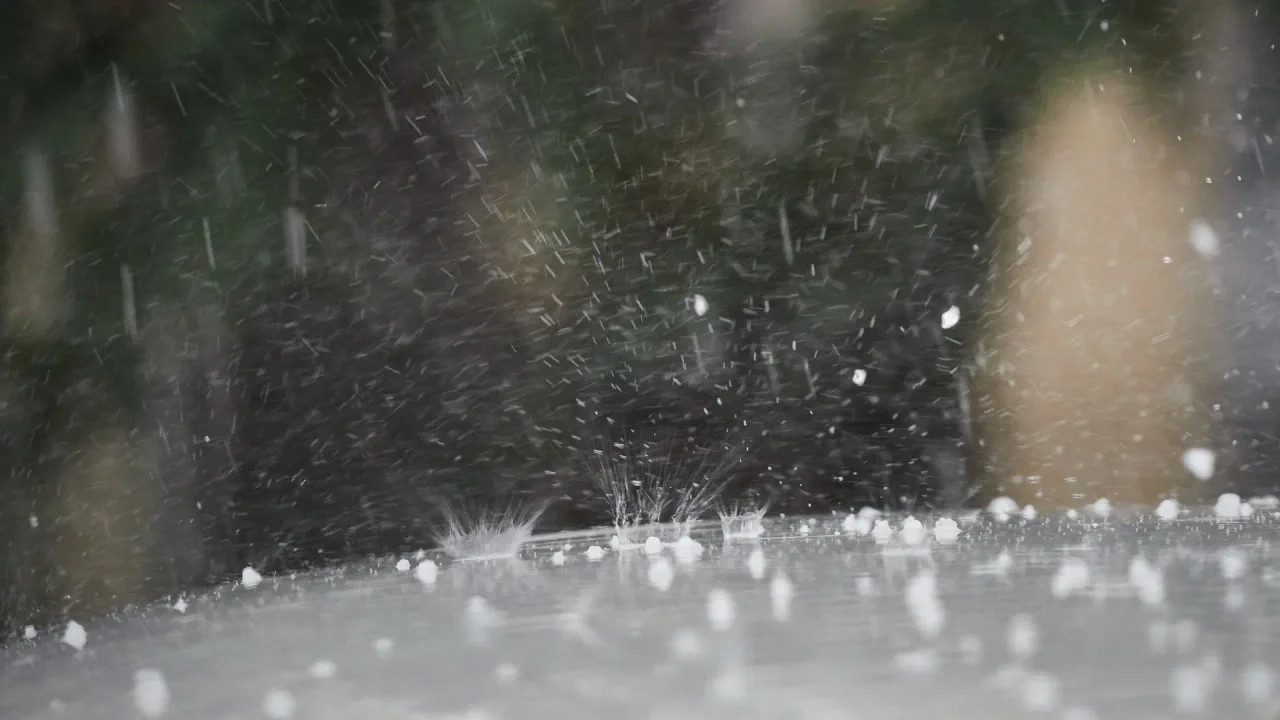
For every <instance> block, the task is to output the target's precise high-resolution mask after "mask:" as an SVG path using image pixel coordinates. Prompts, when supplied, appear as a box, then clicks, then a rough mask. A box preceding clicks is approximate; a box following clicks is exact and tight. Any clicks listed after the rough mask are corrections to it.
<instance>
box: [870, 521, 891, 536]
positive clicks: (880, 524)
mask: <svg viewBox="0 0 1280 720" xmlns="http://www.w3.org/2000/svg"><path fill="white" fill-rule="evenodd" d="M871 537H873V538H875V539H876V542H887V541H888V540H889V538H892V537H893V526H892V525H890V524H889V521H888V520H885V519H884V518H881V519H879V520H876V526H875V527H874V528H872V529H871Z"/></svg>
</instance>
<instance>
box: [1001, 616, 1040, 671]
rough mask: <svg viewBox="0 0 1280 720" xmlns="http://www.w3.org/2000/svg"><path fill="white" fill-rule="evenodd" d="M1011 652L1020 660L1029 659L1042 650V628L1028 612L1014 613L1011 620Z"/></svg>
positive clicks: (1009, 636)
mask: <svg viewBox="0 0 1280 720" xmlns="http://www.w3.org/2000/svg"><path fill="white" fill-rule="evenodd" d="M1008 641H1009V654H1011V655H1013V656H1014V657H1015V658H1018V659H1019V660H1027V659H1029V658H1031V656H1032V655H1035V654H1036V652H1038V651H1039V650H1040V629H1039V628H1038V627H1036V621H1035V620H1034V619H1033V618H1032V617H1031V616H1030V615H1027V614H1018V615H1014V616H1013V619H1012V620H1010V621H1009V632H1008Z"/></svg>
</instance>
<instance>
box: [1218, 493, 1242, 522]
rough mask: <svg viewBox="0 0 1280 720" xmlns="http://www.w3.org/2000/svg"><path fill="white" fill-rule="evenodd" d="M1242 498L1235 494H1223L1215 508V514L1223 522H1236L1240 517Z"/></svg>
mask: <svg viewBox="0 0 1280 720" xmlns="http://www.w3.org/2000/svg"><path fill="white" fill-rule="evenodd" d="M1240 507H1241V502H1240V496H1239V495H1237V494H1235V493H1222V494H1221V495H1219V496H1218V502H1217V503H1215V504H1214V506H1213V514H1214V515H1217V516H1218V517H1219V518H1221V519H1223V520H1235V519H1237V518H1239V517H1240Z"/></svg>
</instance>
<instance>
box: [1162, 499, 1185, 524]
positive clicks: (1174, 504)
mask: <svg viewBox="0 0 1280 720" xmlns="http://www.w3.org/2000/svg"><path fill="white" fill-rule="evenodd" d="M1180 514H1182V506H1181V505H1179V504H1178V501H1177V500H1174V499H1173V498H1165V499H1163V500H1161V501H1160V504H1159V505H1157V506H1156V517H1157V518H1160V519H1161V520H1166V521H1168V520H1177V519H1178V515H1180Z"/></svg>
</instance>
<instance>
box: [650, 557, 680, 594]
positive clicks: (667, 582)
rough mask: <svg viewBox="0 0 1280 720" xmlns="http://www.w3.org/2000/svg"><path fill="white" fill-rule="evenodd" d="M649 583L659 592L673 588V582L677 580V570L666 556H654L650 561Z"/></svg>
mask: <svg viewBox="0 0 1280 720" xmlns="http://www.w3.org/2000/svg"><path fill="white" fill-rule="evenodd" d="M648 575H649V585H650V586H652V587H653V588H654V589H655V590H657V591H658V592H666V591H668V590H670V589H671V584H672V583H673V582H675V579H676V571H675V567H673V566H672V565H671V561H670V560H668V559H666V558H664V557H658V558H654V559H653V560H652V561H651V562H650V563H649V573H648Z"/></svg>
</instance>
